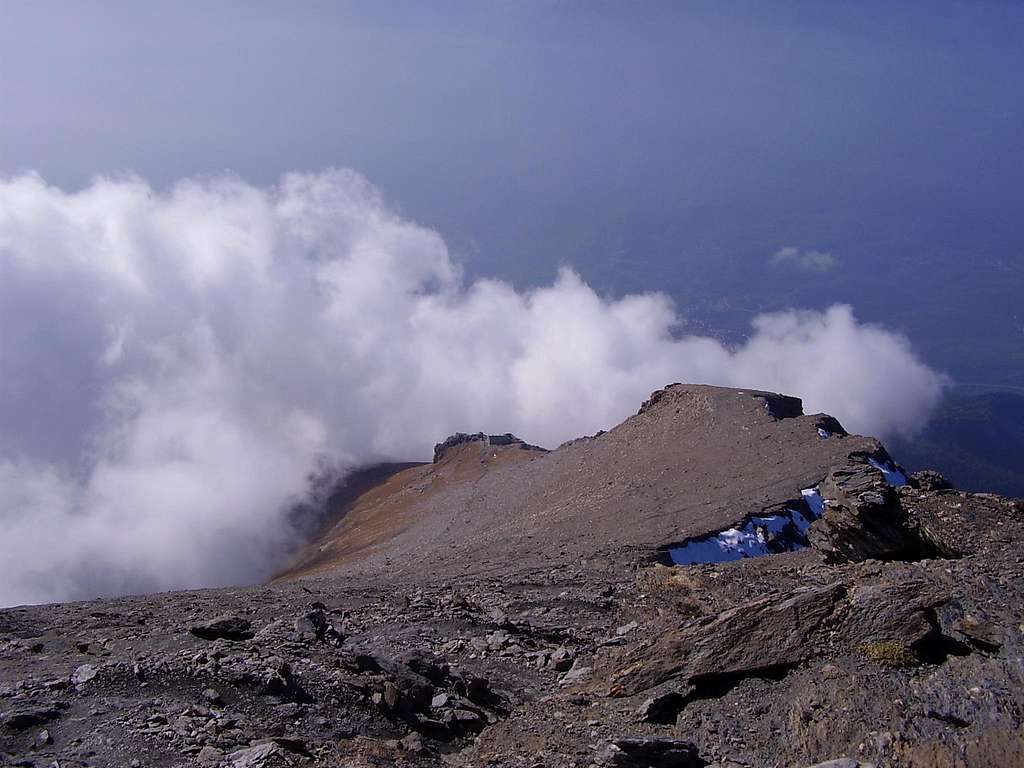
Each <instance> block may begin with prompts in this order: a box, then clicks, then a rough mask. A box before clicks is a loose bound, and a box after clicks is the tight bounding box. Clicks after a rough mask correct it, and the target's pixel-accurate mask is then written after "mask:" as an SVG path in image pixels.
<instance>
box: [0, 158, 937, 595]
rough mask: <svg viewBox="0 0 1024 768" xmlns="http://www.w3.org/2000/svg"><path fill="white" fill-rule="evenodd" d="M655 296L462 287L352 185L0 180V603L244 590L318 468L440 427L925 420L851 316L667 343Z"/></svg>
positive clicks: (888, 359) (278, 545) (560, 434)
mask: <svg viewBox="0 0 1024 768" xmlns="http://www.w3.org/2000/svg"><path fill="white" fill-rule="evenodd" d="M676 322H677V316H676V313H675V309H674V307H673V305H672V303H671V302H670V300H669V299H668V298H666V297H665V296H663V295H660V294H644V295H634V296H626V297H624V298H621V299H615V300H612V299H606V298H602V297H600V296H598V295H597V294H596V293H595V292H594V291H593V290H592V289H591V288H590V287H589V286H587V285H586V284H585V283H584V282H583V281H582V280H581V279H580V278H579V277H578V276H577V275H576V274H575V273H573V272H572V271H570V270H562V271H561V272H559V274H558V276H557V278H556V279H555V281H554V282H553V283H552V284H551V285H548V286H544V287H540V288H536V289H533V290H530V291H523V292H520V291H516V290H515V289H513V288H512V287H511V286H510V285H508V284H506V283H503V282H500V281H493V280H483V281H478V282H475V283H472V284H466V283H465V282H464V281H463V280H462V278H461V275H460V271H459V269H458V266H457V265H456V264H455V263H454V262H453V261H452V259H451V258H450V256H449V254H448V251H447V249H446V247H445V244H444V241H443V240H442V239H441V237H440V236H439V235H438V234H437V233H436V232H434V231H431V230H429V229H426V228H424V227H421V226H418V225H416V224H413V223H411V222H408V221H405V220H402V219H400V218H399V217H397V216H396V215H395V214H394V213H393V212H391V211H390V210H389V209H388V207H387V206H386V205H385V204H384V203H383V201H382V200H381V198H380V196H379V194H378V193H377V191H376V190H375V189H374V188H373V187H372V186H371V185H370V184H369V183H368V182H367V181H366V180H365V179H363V178H362V177H360V176H358V175H357V174H355V173H353V172H350V171H327V172H323V173H319V174H293V175H289V176H286V177H285V178H284V179H283V180H282V181H281V183H280V184H279V185H278V186H276V187H274V188H259V187H254V186H250V185H248V184H246V183H244V182H242V181H240V180H238V179H234V178H230V177H226V178H214V179H205V180H187V181H183V182H181V183H180V184H178V185H177V186H175V187H174V188H173V189H171V190H170V191H168V192H166V193H160V192H156V191H154V190H153V189H151V188H150V187H149V186H148V185H147V184H146V183H145V182H144V181H142V180H139V179H135V178H127V179H119V180H110V179H100V180H97V181H96V182H95V183H93V184H92V185H91V186H89V187H88V188H86V189H84V190H82V191H80V192H76V193H65V192H63V191H61V190H60V189H57V188H54V187H51V186H48V185H47V184H45V183H44V181H43V180H42V179H40V178H39V177H38V176H34V175H26V176H20V177H17V178H13V179H8V180H6V181H0V370H2V371H3V376H2V377H0V526H2V528H3V531H4V535H3V536H2V537H0V562H3V563H4V569H3V574H2V575H0V604H11V603H16V602H23V601H43V600H50V599H64V598H70V597H90V596H94V595H97V594H109V593H113V592H121V591H139V590H149V589H166V588H172V587H187V586H198V585H214V584H225V583H237V582H240V581H248V580H253V579H258V578H261V577H264V576H266V575H267V574H268V572H269V571H270V570H272V569H273V568H274V567H275V566H276V565H278V564H279V562H280V561H279V558H280V555H281V553H282V552H283V551H284V549H285V548H286V547H287V546H288V544H289V543H291V540H292V536H293V532H292V531H291V529H290V527H289V524H288V521H287V514H286V512H285V510H286V509H287V508H288V506H289V505H290V504H292V503H293V502H295V501H296V500H297V499H299V498H301V497H302V495H303V494H304V493H305V492H306V491H307V488H308V482H309V476H310V474H311V473H314V472H316V471H317V470H318V468H320V467H322V466H323V464H324V462H329V463H331V464H332V465H334V466H352V465H353V464H355V463H358V462H361V461H366V460H370V459H375V458H379V457H385V456H387V457H394V458H402V459H409V458H427V457H429V455H430V450H431V447H432V445H433V443H434V442H436V441H437V440H440V439H442V438H443V437H445V436H446V435H448V434H450V433H451V432H453V431H455V430H473V431H476V430H484V431H491V432H505V431H513V432H516V433H517V434H519V435H521V436H522V437H524V438H525V439H528V440H530V441H531V442H535V443H540V444H543V445H557V444H558V443H560V442H562V441H563V440H565V439H568V438H571V437H574V436H577V435H580V434H585V433H591V432H593V431H595V430H597V429H599V428H606V427H608V426H610V425H612V424H614V423H616V422H618V421H619V420H621V419H622V418H624V417H625V416H627V415H628V414H630V413H631V412H633V411H635V409H636V408H637V406H638V404H639V403H640V402H641V401H642V400H643V399H644V398H645V397H646V396H647V395H648V394H649V393H650V391H651V390H653V389H655V388H657V387H660V386H663V385H664V384H666V383H667V382H670V381H679V380H682V381H694V382H708V383H718V384H726V385H733V386H743V387H758V388H764V389H771V390H777V391H784V392H789V393H794V394H799V395H802V396H803V397H804V398H805V403H806V406H807V408H808V410H811V411H813V410H824V411H828V412H831V413H833V414H834V415H836V416H837V417H839V418H840V419H841V420H842V421H843V422H844V423H845V424H846V425H847V427H848V428H850V429H853V430H860V431H864V432H868V433H881V434H892V433H897V432H908V431H912V430H914V429H915V428H917V427H919V426H921V425H922V424H923V423H924V421H925V419H926V418H927V416H928V413H929V411H930V410H931V408H932V407H933V406H934V405H935V403H936V401H937V400H938V398H939V396H940V391H941V387H942V379H941V377H940V376H939V375H938V374H936V373H935V372H933V371H931V370H930V369H928V368H927V367H925V366H924V365H923V364H922V363H921V362H920V361H919V360H918V359H917V358H916V357H915V355H914V353H913V352H912V351H911V349H910V348H909V346H908V344H907V342H906V341H905V340H904V339H902V338H901V337H899V336H896V335H894V334H892V333H889V332H887V331H885V330H883V329H880V328H876V327H872V326H865V325H862V324H859V323H858V322H857V321H856V320H855V319H854V317H853V314H852V312H851V310H850V309H849V308H848V307H842V306H838V307H833V308H831V309H830V310H828V311H827V312H825V313H823V314H821V313H797V312H786V313H780V314H775V315H768V316H762V317H760V318H758V319H757V320H756V321H755V325H754V330H753V334H752V336H751V337H750V339H749V340H748V341H747V342H746V343H745V344H743V345H742V346H740V347H739V348H737V349H729V348H726V347H724V346H723V345H722V344H720V343H719V342H717V341H715V340H713V339H710V338H700V337H693V336H690V337H677V336H676V335H674V332H673V331H674V329H675V327H676Z"/></svg>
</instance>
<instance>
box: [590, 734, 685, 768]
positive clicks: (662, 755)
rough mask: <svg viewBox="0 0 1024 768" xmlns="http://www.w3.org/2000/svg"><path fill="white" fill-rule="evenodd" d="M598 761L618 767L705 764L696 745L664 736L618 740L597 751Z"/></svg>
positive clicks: (664, 767)
mask: <svg viewBox="0 0 1024 768" xmlns="http://www.w3.org/2000/svg"><path fill="white" fill-rule="evenodd" d="M595 761H596V762H597V764H598V765H607V766H615V768H699V766H703V765H704V764H705V763H704V761H703V760H701V759H700V756H699V755H698V753H697V747H695V746H694V745H693V744H691V743H690V742H688V741H682V740H681V739H671V738H667V737H663V736H645V737H635V738H620V739H615V740H614V741H612V742H610V743H608V744H606V745H605V746H604V747H603V748H602V749H600V750H599V751H598V753H597V755H596V757H595Z"/></svg>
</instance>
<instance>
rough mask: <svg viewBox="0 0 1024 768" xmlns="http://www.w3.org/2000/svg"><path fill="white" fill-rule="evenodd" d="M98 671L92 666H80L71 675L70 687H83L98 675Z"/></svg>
mask: <svg viewBox="0 0 1024 768" xmlns="http://www.w3.org/2000/svg"><path fill="white" fill-rule="evenodd" d="M98 672H99V670H97V669H96V667H94V666H93V665H92V664H82V665H81V666H80V667H78V668H77V669H76V670H75V671H74V672H72V673H71V684H72V685H85V684H86V683H87V682H89V681H90V680H92V679H93V678H94V677H96V675H97V674H98Z"/></svg>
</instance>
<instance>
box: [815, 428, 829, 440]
mask: <svg viewBox="0 0 1024 768" xmlns="http://www.w3.org/2000/svg"><path fill="white" fill-rule="evenodd" d="M818 437H820V438H821V439H822V440H828V439H829V438H830V437H832V433H831V432H829V431H828V430H827V429H822V428H821V427H818Z"/></svg>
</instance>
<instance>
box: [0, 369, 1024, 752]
mask: <svg viewBox="0 0 1024 768" xmlns="http://www.w3.org/2000/svg"><path fill="white" fill-rule="evenodd" d="M438 449H439V450H438V451H437V452H436V453H435V461H434V462H433V463H430V464H417V465H411V464H410V465H404V466H392V467H385V468H379V469H375V470H372V471H368V472H366V473H363V474H362V475H360V476H359V477H357V478H354V479H353V480H352V481H351V482H350V486H348V488H347V490H346V489H340V490H339V491H338V492H337V493H336V494H334V495H333V496H332V499H333V502H332V504H331V505H329V507H328V509H327V510H326V512H327V515H328V517H327V519H326V520H325V521H324V525H323V528H322V531H321V533H320V534H319V535H318V536H317V538H316V539H315V540H314V541H312V542H311V543H310V545H309V546H308V548H307V549H306V551H304V552H302V553H300V555H299V557H298V558H297V560H296V562H295V564H294V566H293V567H292V568H291V569H289V570H288V571H287V572H286V573H285V574H282V575H281V577H280V578H279V579H278V580H276V581H275V582H274V583H272V584H270V585H267V586H261V587H250V588H245V589H218V590H200V591H193V592H181V593H169V594H162V595H150V596H140V597H125V598H118V599H112V600H97V601H91V602H86V603H74V604H65V605H52V606H34V607H25V608H14V609H8V610H5V611H0V764H7V763H11V764H20V765H39V766H48V765H50V764H51V763H52V762H54V761H57V762H58V763H59V764H60V765H61V766H62V767H63V766H83V765H131V764H132V761H133V760H137V761H138V762H139V764H140V765H146V766H150V765H152V766H168V767H169V766H192V765H203V766H285V765H291V766H296V765H307V766H333V765H346V766H385V765H395V764H406V765H423V766H441V765H447V766H456V767H458V766H466V767H467V768H468V767H469V766H482V765H488V766H509V767H512V766H515V767H517V768H528V767H530V766H538V765H543V766H551V768H555V766H564V765H570V764H576V765H578V766H584V765H591V764H594V765H622V766H626V765H636V766H640V765H645V766H647V765H661V764H664V765H718V766H726V765H737V764H738V765H758V766H762V765H763V766H810V765H812V764H816V763H823V762H825V761H829V760H836V759H838V760H840V761H841V762H840V763H839V764H842V765H857V764H858V763H861V764H868V763H871V764H875V765H897V764H898V765H905V766H935V767H936V768H940V767H941V768H946V767H947V766H948V768H961V767H967V766H979V767H980V766H995V765H1000V766H1002V765H1016V764H1024V739H1022V731H1021V726H1022V723H1021V719H1022V716H1024V675H1022V672H1021V668H1020V661H1019V660H1020V658H1021V656H1022V655H1024V640H1022V625H1024V609H1022V606H1024V558H1022V556H1021V552H1022V551H1024V525H1022V523H1024V508H1022V505H1021V504H1020V503H1019V502H1016V501H1013V500H1008V499H1004V498H1001V497H998V496H993V495H988V494H968V493H962V492H959V491H956V490H955V489H951V488H949V487H948V485H947V484H946V483H944V482H943V481H942V479H941V478H940V477H938V476H936V475H935V474H934V473H919V474H918V475H915V476H913V477H911V478H902V479H901V475H900V474H899V471H900V470H899V468H898V467H896V466H890V459H889V457H888V455H887V454H886V453H885V449H884V448H883V447H882V446H881V445H880V444H879V443H878V442H877V441H875V440H873V439H870V438H865V437H859V436H855V435H847V434H846V433H845V431H844V430H843V429H842V427H841V425H839V424H838V422H836V421H835V420H834V419H831V417H828V416H825V415H823V414H817V415H811V416H804V415H802V414H801V413H800V408H799V401H798V400H796V398H790V397H785V396H780V395H774V394H771V393H762V392H753V391H742V390H730V389H719V388H714V387H704V386H684V385H672V386H670V387H666V388H665V389H663V390H659V391H658V392H655V393H654V394H653V395H652V396H651V398H650V399H649V400H648V401H647V402H646V403H645V404H644V405H643V407H642V408H641V409H640V412H639V413H637V414H636V415H635V416H633V417H631V418H629V419H627V420H626V421H625V422H623V423H622V424H620V425H618V426H616V427H614V428H612V429H610V430H609V431H608V432H606V433H599V434H597V435H595V436H594V437H590V438H583V439H580V440H576V441H571V442H570V443H568V444H566V445H563V446H561V447H559V448H558V449H557V450H554V451H550V452H545V451H542V450H536V449H532V446H529V445H527V444H525V443H523V442H522V441H520V440H518V439H517V438H515V437H513V436H511V435H498V436H487V435H483V434H477V435H456V436H453V438H451V439H449V440H446V441H444V442H442V443H440V444H439V445H438ZM876 465H877V466H876ZM894 478H895V479H896V480H898V481H899V482H900V483H902V481H903V479H905V480H906V484H905V485H904V484H900V485H898V486H894V485H892V484H891V481H893V479H894ZM815 487H816V488H818V489H819V491H820V494H821V497H822V498H823V499H824V500H825V504H824V507H823V509H822V513H821V515H820V519H819V520H817V521H816V522H814V523H813V525H811V526H810V529H809V530H808V531H807V535H806V538H807V544H808V546H807V547H806V548H803V549H801V550H799V551H790V552H784V553H782V554H771V555H766V556H763V557H755V558H746V559H741V560H736V561H733V562H721V563H712V564H696V565H690V566H667V565H664V564H661V563H659V558H661V559H662V561H663V553H664V552H665V551H666V549H667V548H669V547H672V546H674V545H679V544H682V543H685V542H687V541H690V540H692V539H695V538H700V537H706V536H708V535H709V534H715V533H717V532H720V531H724V530H728V529H731V528H735V527H742V526H743V525H744V524H745V523H746V522H747V521H750V520H753V519H758V518H759V517H763V516H765V515H770V514H772V513H773V512H775V511H778V510H779V509H783V508H785V507H786V505H792V504H793V503H794V501H795V500H799V499H801V491H802V490H805V489H810V488H815Z"/></svg>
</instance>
